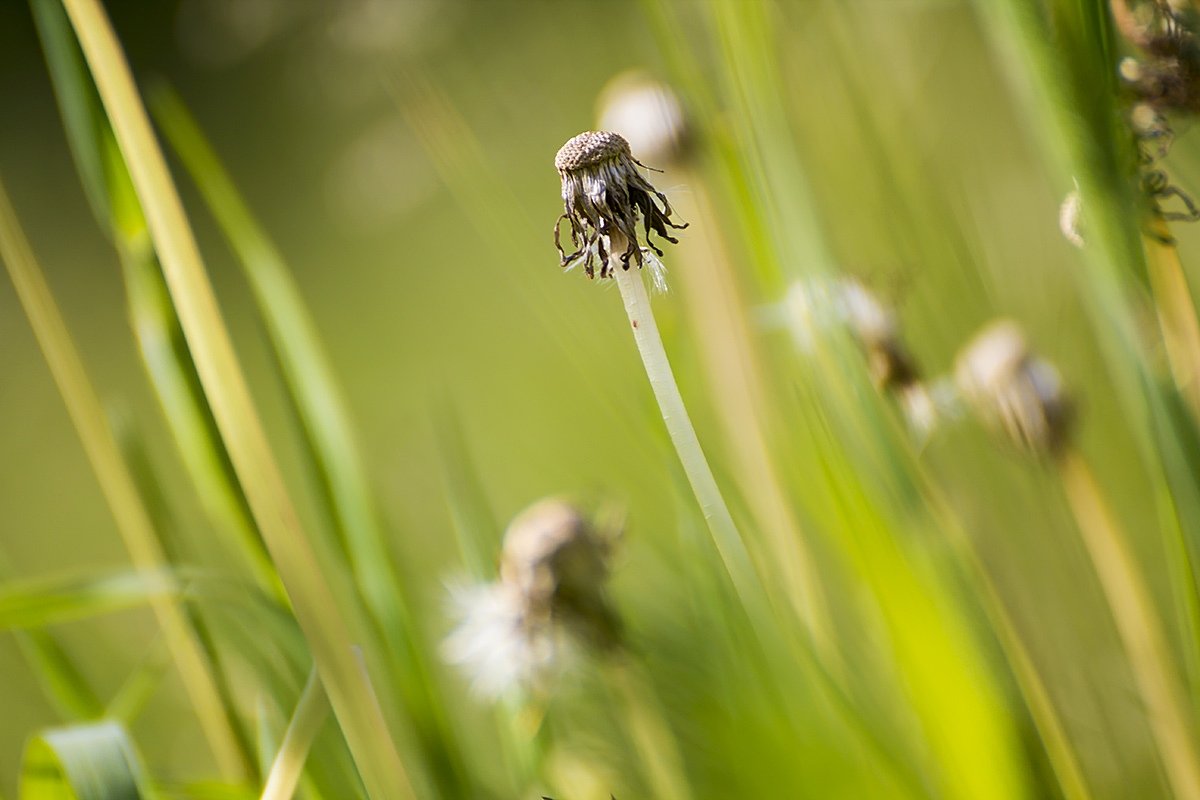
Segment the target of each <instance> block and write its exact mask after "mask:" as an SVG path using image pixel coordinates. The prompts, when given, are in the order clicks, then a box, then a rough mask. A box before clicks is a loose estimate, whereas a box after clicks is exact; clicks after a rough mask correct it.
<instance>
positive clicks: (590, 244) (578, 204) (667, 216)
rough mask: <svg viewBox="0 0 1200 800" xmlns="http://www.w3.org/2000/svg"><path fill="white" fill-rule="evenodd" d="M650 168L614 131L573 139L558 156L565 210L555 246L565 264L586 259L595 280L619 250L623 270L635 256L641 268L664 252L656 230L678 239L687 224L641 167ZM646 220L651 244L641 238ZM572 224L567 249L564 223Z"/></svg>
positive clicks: (586, 267)
mask: <svg viewBox="0 0 1200 800" xmlns="http://www.w3.org/2000/svg"><path fill="white" fill-rule="evenodd" d="M639 166H644V165H642V164H641V162H639V161H638V160H637V159H635V158H634V157H633V153H632V151H631V150H630V147H629V142H627V141H626V140H625V139H624V137H622V136H620V135H619V134H616V133H612V132H610V131H585V132H584V133H581V134H579V135H578V136H575V137H572V138H571V139H570V140H568V141H567V143H566V144H564V145H563V146H562V148H560V149H559V151H558V154H557V155H555V157H554V167H555V169H557V170H558V174H559V176H560V177H561V178H562V198H563V205H564V213H563V214H562V215H561V216H559V218H558V220H557V221H556V222H555V224H554V246H555V247H556V248H557V249H558V254H559V257H560V260H561V263H562V266H563V267H565V268H567V269H570V268H571V267H573V266H575V265H576V264H579V263H582V264H583V268H584V272H586V273H587V276H588V277H589V278H592V277H595V262H597V261H598V262H599V264H600V277H601V278H607V277H609V276H610V275H611V274H612V264H611V261H610V258H611V257H612V256H615V255H616V253H614V252H613V250H614V249H615V248H624V249H623V251H622V252H621V254H620V259H621V268H622V269H629V266H630V261H631V260H632V261H633V262H634V263H635V264H637V265H638V266H639V267H641V266H642V264H643V263H645V262H646V261H647V260H648V257H649V256H650V254H651V253H653V255H656V256H662V255H663V251H662V250H661V249H660V248H658V247H657V246H656V245H655V244H654V243H653V242H652V241H651V240H650V234H651V233H652V232H653V233H656V234H657V235H658V236H659V237H660V238H663V239H666V240H667V241H668V242H672V243H675V242H678V240H677V239H676V238H675V237H673V236H671V233H670V230H669V229H671V228H675V229H681V228H685V227H687V225H686V223H684V224H676V223H674V222H672V221H671V214H672V211H671V204H670V203H669V202H668V201H667V197H666V195H664V194H663V193H662V192H659V191H658V190H656V189H655V188H654V186H653V185H651V183H650V182H649V181H647V180H646V179H645V178H644V177H642V174H641V172H640V171H639V170H638V167H639ZM639 219H640V220H641V221H642V224H643V229H644V233H643V237H642V241H644V244H645V246H643V244H642V242H639V240H638V232H637V223H638V220H639ZM563 220H566V221H567V222H568V224H569V225H570V232H571V244H572V246H574V247H575V248H576V249H575V251H574V252H572V253H567V252H565V250H564V249H563V246H562V240H561V230H560V228H561V225H562V221H563Z"/></svg>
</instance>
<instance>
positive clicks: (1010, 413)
mask: <svg viewBox="0 0 1200 800" xmlns="http://www.w3.org/2000/svg"><path fill="white" fill-rule="evenodd" d="M955 380H956V382H957V384H958V388H959V391H960V392H961V393H962V396H963V397H964V399H966V400H967V402H968V403H970V404H971V406H972V407H974V408H975V410H976V411H977V412H978V413H979V415H980V417H982V418H983V420H984V421H985V422H986V423H988V424H990V425H992V426H993V427H996V428H999V429H1000V430H1002V431H1003V432H1004V433H1006V434H1007V435H1008V436H1009V437H1010V438H1011V439H1012V440H1013V441H1014V442H1016V443H1017V444H1018V445H1020V446H1021V447H1024V448H1026V449H1028V450H1032V451H1034V452H1039V453H1050V454H1055V453H1057V452H1058V451H1059V450H1060V449H1061V448H1062V446H1063V445H1064V444H1065V443H1066V439H1067V434H1068V433H1069V430H1070V426H1071V421H1072V418H1073V416H1074V415H1073V407H1072V405H1071V401H1070V398H1069V397H1068V396H1067V393H1066V390H1065V389H1064V387H1063V383H1062V378H1061V377H1060V376H1059V374H1058V370H1056V369H1055V368H1054V366H1053V365H1051V364H1050V363H1049V362H1047V361H1044V360H1043V359H1040V358H1037V357H1036V356H1035V355H1033V353H1031V352H1030V350H1029V346H1028V344H1027V343H1026V341H1025V337H1024V335H1022V333H1021V329H1020V328H1019V327H1018V326H1017V325H1016V323H1013V322H1010V321H1008V320H1001V321H999V322H996V323H993V324H992V325H990V326H988V327H987V328H986V329H984V331H983V332H982V333H980V334H979V335H978V336H976V337H975V338H974V339H973V340H972V341H971V342H970V343H969V344H967V346H966V347H964V348H963V350H962V352H961V353H960V354H959V356H958V363H957V366H956V369H955Z"/></svg>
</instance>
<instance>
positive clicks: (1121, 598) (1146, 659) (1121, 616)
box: [1058, 449, 1200, 800]
mask: <svg viewBox="0 0 1200 800" xmlns="http://www.w3.org/2000/svg"><path fill="white" fill-rule="evenodd" d="M1058 468H1059V473H1060V475H1061V476H1062V482H1063V488H1064V489H1065V491H1066V495H1067V500H1068V501H1069V503H1070V505H1071V510H1072V511H1073V512H1074V514H1075V518H1076V520H1077V521H1078V523H1079V531H1080V534H1081V535H1082V537H1083V543H1084V545H1085V547H1086V548H1087V551H1088V555H1089V556H1090V558H1091V560H1092V564H1093V565H1094V567H1095V569H1096V575H1097V576H1098V577H1099V579H1100V585H1101V588H1102V589H1103V590H1104V595H1105V597H1106V598H1107V599H1108V605H1109V608H1110V609H1111V611H1112V614H1113V620H1114V622H1115V623H1116V626H1117V632H1118V633H1119V634H1120V637H1121V641H1122V642H1123V643H1124V645H1125V650H1126V653H1127V655H1128V657H1129V663H1130V667H1131V669H1132V671H1133V676H1134V679H1135V680H1136V681H1137V685H1138V690H1139V693H1140V694H1141V697H1142V701H1143V702H1144V703H1145V711H1146V717H1147V721H1148V722H1149V725H1150V730H1151V732H1152V733H1153V735H1154V738H1155V741H1156V742H1157V744H1158V748H1159V755H1160V756H1161V758H1162V761H1163V767H1164V768H1165V770H1166V773H1167V778H1168V780H1169V782H1170V784H1171V787H1172V789H1173V790H1174V792H1175V796H1176V797H1179V798H1186V799H1187V800H1195V798H1200V754H1198V753H1197V751H1196V744H1195V739H1194V734H1193V730H1192V724H1191V723H1190V722H1189V720H1188V718H1187V716H1186V711H1185V710H1186V709H1188V708H1190V707H1191V706H1190V704H1189V703H1188V702H1187V697H1186V695H1185V692H1184V691H1183V687H1182V686H1181V684H1180V681H1179V676H1178V675H1177V674H1176V672H1175V669H1174V667H1173V666H1172V664H1171V658H1170V652H1169V649H1168V647H1167V641H1166V635H1165V633H1164V632H1163V629H1162V625H1161V624H1160V621H1159V618H1158V615H1157V612H1156V611H1155V609H1154V605H1153V602H1152V600H1151V598H1150V592H1149V589H1148V588H1147V587H1146V585H1145V583H1144V582H1143V580H1142V576H1141V574H1140V572H1139V570H1138V567H1137V564H1136V561H1135V559H1134V556H1133V554H1132V553H1131V552H1130V550H1129V547H1128V545H1127V544H1126V538H1127V537H1126V535H1125V534H1124V533H1123V532H1122V531H1121V530H1120V527H1119V525H1118V523H1117V521H1116V519H1115V518H1114V516H1113V514H1112V511H1111V510H1110V509H1109V508H1108V502H1107V501H1106V500H1105V499H1104V494H1103V492H1102V491H1101V490H1100V487H1099V486H1098V485H1097V484H1096V479H1095V477H1094V476H1093V475H1092V471H1091V469H1090V467H1089V466H1088V464H1087V462H1086V461H1084V460H1083V458H1082V457H1081V456H1080V455H1079V453H1077V452H1075V451H1073V450H1070V449H1068V450H1066V451H1065V452H1064V453H1063V454H1062V455H1061V456H1060V457H1059V460H1058Z"/></svg>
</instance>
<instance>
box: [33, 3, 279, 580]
mask: <svg viewBox="0 0 1200 800" xmlns="http://www.w3.org/2000/svg"><path fill="white" fill-rule="evenodd" d="M31 5H32V7H33V10H34V12H35V19H36V20H37V21H38V34H39V37H40V38H41V41H42V48H43V50H44V51H45V54H46V61H47V65H48V66H49V69H50V77H51V80H52V82H53V84H54V90H55V96H56V97H57V99H58V106H59V109H60V111H61V114H62V117H63V121H64V126H65V128H66V132H67V142H68V144H69V145H70V148H71V152H72V153H73V154H74V157H75V161H76V164H77V165H78V166H79V174H80V178H81V179H82V182H83V185H84V189H85V190H86V191H87V194H88V196H89V197H91V198H96V197H98V198H100V200H99V202H95V201H94V202H93V207H94V210H95V213H96V217H97V220H98V221H99V223H100V225H101V228H102V229H104V230H105V231H106V232H107V233H108V234H109V235H110V236H112V238H113V242H114V245H115V246H116V248H117V252H118V254H119V256H120V262H121V268H122V272H123V275H124V279H125V290H126V295H127V298H128V308H129V316H130V323H131V325H132V327H133V330H134V332H135V334H136V336H137V341H138V346H139V348H140V350H141V354H142V361H143V363H144V365H145V367H146V371H147V374H148V376H149V378H150V382H151V385H152V386H153V388H154V391H155V393H156V395H157V396H158V400H159V403H160V404H161V406H162V409H163V411H164V413H165V416H166V421H167V424H168V426H169V427H170V429H171V434H172V436H173V437H174V440H175V442H176V445H177V446H178V448H179V452H180V455H181V457H182V459H183V463H184V466H185V467H186V469H187V470H188V473H189V475H190V476H191V478H192V483H193V484H194V485H195V487H196V491H197V492H198V493H199V496H200V500H201V503H202V505H203V507H204V510H205V512H206V513H207V514H208V516H209V518H210V519H211V521H212V523H213V529H214V531H215V532H216V533H217V534H218V535H219V536H221V537H222V538H223V539H225V540H226V543H227V548H228V549H229V550H230V552H232V553H237V554H239V555H240V557H241V558H242V559H244V561H245V563H246V564H247V566H248V568H249V570H250V571H251V573H252V574H253V575H254V576H255V577H256V579H257V580H258V581H259V583H260V584H261V585H263V586H266V587H274V588H275V589H276V590H278V591H282V590H281V587H279V580H278V577H277V576H276V575H275V572H274V568H273V567H272V566H271V564H270V562H269V560H268V559H267V556H266V553H265V550H264V548H263V544H262V541H261V539H260V537H259V535H258V531H257V529H256V528H255V526H254V522H253V520H252V519H251V516H250V511H249V507H248V506H247V504H246V500H245V496H244V495H243V493H242V491H241V487H240V486H239V484H238V481H237V478H236V476H235V475H234V474H233V468H232V465H231V464H230V462H229V455H228V453H227V452H226V451H225V448H224V446H223V444H222V443H221V438H220V434H219V432H218V431H217V428H216V423H215V421H214V420H213V416H212V411H211V409H210V408H209V406H208V402H207V400H206V399H205V397H204V392H203V389H202V388H201V386H200V381H199V377H198V376H197V374H196V368H195V365H194V363H193V361H192V357H191V353H190V352H189V350H188V347H187V343H186V342H185V341H184V338H183V331H182V330H181V329H180V326H179V319H178V317H177V316H176V314H175V309H174V307H173V306H172V305H171V301H170V296H169V294H168V292H167V288H166V285H165V283H164V281H163V276H162V270H161V267H160V266H159V263H158V258H157V255H156V254H155V251H154V247H153V245H152V243H151V242H150V239H149V234H148V231H147V228H146V219H145V215H144V214H143V213H142V208H141V205H140V204H139V202H138V198H137V194H136V193H135V192H134V190H133V184H132V182H131V179H130V177H129V171H128V170H127V169H126V166H125V162H124V160H123V159H122V157H121V153H120V150H119V149H118V147H117V144H116V140H115V139H114V135H113V132H112V128H111V126H110V125H109V123H108V119H107V118H106V117H105V116H104V109H103V107H102V106H101V104H100V98H99V96H98V95H97V94H96V89H95V84H94V83H93V82H92V79H91V76H90V75H89V73H88V71H87V66H86V65H85V64H84V61H83V56H82V53H81V52H80V50H79V45H78V42H77V41H76V39H75V35H74V33H73V32H72V30H71V27H70V22H69V20H68V19H67V17H66V15H65V12H64V11H63V8H62V4H61V2H59V0H31Z"/></svg>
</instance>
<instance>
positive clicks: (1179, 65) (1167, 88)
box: [1111, 0, 1200, 113]
mask: <svg viewBox="0 0 1200 800" xmlns="http://www.w3.org/2000/svg"><path fill="white" fill-rule="evenodd" d="M1111 5H1112V12H1113V20H1114V22H1115V23H1116V27H1117V30H1118V31H1120V32H1121V35H1122V36H1124V37H1125V39H1126V40H1128V41H1129V43H1130V44H1132V45H1134V46H1135V47H1137V48H1138V49H1139V50H1141V51H1142V54H1143V58H1142V59H1140V60H1128V59H1127V60H1126V61H1124V62H1122V64H1121V76H1122V77H1123V78H1124V79H1125V81H1126V83H1127V84H1128V85H1129V86H1130V88H1131V89H1132V90H1133V92H1134V94H1136V95H1137V97H1138V99H1139V100H1140V101H1142V102H1144V103H1148V104H1149V105H1151V106H1153V107H1154V108H1155V109H1157V110H1159V111H1181V112H1189V113H1196V112H1200V43H1197V41H1196V36H1195V34H1194V33H1193V32H1192V31H1191V30H1189V29H1188V27H1187V26H1186V24H1185V23H1186V19H1185V17H1184V15H1183V13H1182V12H1180V11H1177V10H1175V9H1174V8H1172V7H1171V6H1170V4H1168V3H1166V2H1164V1H1163V0H1149V1H1148V2H1144V3H1141V4H1139V5H1138V6H1137V7H1136V8H1135V7H1132V6H1131V5H1130V0H1111ZM1141 10H1145V11H1148V12H1149V13H1148V14H1145V15H1139V14H1138V11H1141Z"/></svg>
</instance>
